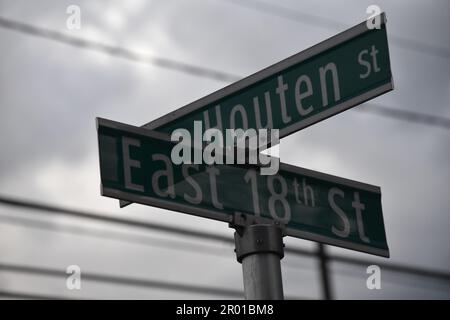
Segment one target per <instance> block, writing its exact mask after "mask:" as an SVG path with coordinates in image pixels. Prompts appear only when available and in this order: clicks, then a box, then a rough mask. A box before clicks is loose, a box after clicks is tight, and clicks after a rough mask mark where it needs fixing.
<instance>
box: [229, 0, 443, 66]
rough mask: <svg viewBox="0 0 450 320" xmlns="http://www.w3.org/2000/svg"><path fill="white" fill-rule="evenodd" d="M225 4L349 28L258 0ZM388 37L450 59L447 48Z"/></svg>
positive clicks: (287, 17) (340, 23) (331, 20)
mask: <svg viewBox="0 0 450 320" xmlns="http://www.w3.org/2000/svg"><path fill="white" fill-rule="evenodd" d="M225 2H226V3H229V4H234V5H238V6H241V7H245V8H247V9H250V10H254V11H259V12H262V13H265V14H269V15H272V16H277V17H280V18H283V19H287V20H291V21H294V22H297V23H306V24H309V25H312V26H315V27H319V28H326V29H336V28H339V29H341V28H347V27H349V26H348V25H347V24H345V23H342V22H340V21H337V20H334V19H331V18H325V17H322V16H317V15H314V14H310V13H306V12H301V11H298V10H295V9H292V8H287V7H285V6H281V5H279V4H274V3H267V2H263V1H259V0H245V1H242V0H226V1H225ZM389 37H390V38H391V39H393V40H394V41H393V44H395V45H397V46H399V47H403V48H405V49H408V50H413V51H417V52H421V53H425V54H431V55H434V56H437V57H441V58H447V59H448V58H450V49H449V48H446V47H440V46H436V45H428V44H425V43H423V42H420V41H417V40H414V39H408V38H404V37H401V36H397V35H389Z"/></svg>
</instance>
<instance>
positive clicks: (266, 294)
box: [234, 224, 284, 300]
mask: <svg viewBox="0 0 450 320" xmlns="http://www.w3.org/2000/svg"><path fill="white" fill-rule="evenodd" d="M234 239H235V243H236V257H237V260H238V261H239V262H241V263H242V273H243V277H244V293H245V299H248V300H282V299H283V298H284V297H283V282H282V277H281V265H280V259H282V258H283V256H284V250H283V247H284V244H283V233H282V229H281V228H280V227H278V226H276V225H273V224H255V225H249V226H245V227H239V228H238V227H236V232H235V233H234Z"/></svg>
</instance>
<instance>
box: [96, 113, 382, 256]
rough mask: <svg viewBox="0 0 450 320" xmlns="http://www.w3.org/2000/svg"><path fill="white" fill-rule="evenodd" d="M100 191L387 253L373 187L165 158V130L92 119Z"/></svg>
mask: <svg viewBox="0 0 450 320" xmlns="http://www.w3.org/2000/svg"><path fill="white" fill-rule="evenodd" d="M97 130H98V142H99V150H100V168H101V181H102V187H101V189H102V195H104V196H108V197H113V198H117V199H123V200H127V201H132V202H136V203H141V204H146V205H151V206H156V207H160V208H165V209H169V210H175V211H180V212H184V213H189V214H193V215H197V216H201V217H206V218H211V219H214V220H220V221H225V222H229V223H231V222H233V220H234V219H235V218H236V215H238V217H239V216H240V215H246V216H248V217H249V218H251V217H256V218H261V220H263V221H272V223H274V222H276V223H279V224H280V225H282V226H284V232H285V235H289V236H294V237H298V238H303V239H308V240H314V241H320V242H323V243H328V244H333V245H336V246H340V247H344V248H349V249H353V250H358V251H363V252H367V253H372V254H375V255H380V256H388V255H389V250H388V247H387V242H386V236H385V231H384V222H383V215H382V209H381V194H380V189H379V188H378V187H375V186H372V185H368V184H364V183H360V182H356V181H351V180H347V179H343V178H339V177H335V176H331V175H327V174H323V173H319V172H315V171H311V170H307V169H303V168H299V167H294V166H291V165H287V164H281V165H280V170H279V171H278V173H277V174H276V175H268V176H263V175H259V170H258V169H259V168H258V166H242V165H211V166H208V165H205V164H199V165H194V164H181V165H175V164H173V163H172V161H171V158H170V154H171V150H172V147H173V143H172V142H171V141H170V140H169V138H168V136H167V135H165V134H161V133H159V132H155V131H152V130H148V129H144V128H138V127H134V126H130V125H126V124H122V123H118V122H114V121H109V120H106V119H97Z"/></svg>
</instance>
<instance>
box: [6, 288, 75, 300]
mask: <svg viewBox="0 0 450 320" xmlns="http://www.w3.org/2000/svg"><path fill="white" fill-rule="evenodd" d="M0 297H3V298H9V299H25V300H69V299H70V300H72V299H73V298H62V297H58V296H50V295H46V294H36V293H28V292H19V291H11V290H0Z"/></svg>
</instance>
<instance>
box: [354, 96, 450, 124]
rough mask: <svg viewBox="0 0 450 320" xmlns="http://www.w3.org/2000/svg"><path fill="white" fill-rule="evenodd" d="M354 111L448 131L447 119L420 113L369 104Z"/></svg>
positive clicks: (449, 120)
mask: <svg viewBox="0 0 450 320" xmlns="http://www.w3.org/2000/svg"><path fill="white" fill-rule="evenodd" d="M356 110H360V111H363V112H369V113H372V114H376V115H379V116H384V117H388V118H392V119H397V120H400V121H406V122H415V123H419V124H424V125H429V126H433V127H441V128H443V129H447V130H450V119H449V118H444V117H438V116H433V115H430V114H425V113H422V112H416V111H409V110H403V109H396V108H392V107H386V106H383V105H380V104H377V103H370V102H369V103H365V104H363V105H361V106H360V107H358V108H356Z"/></svg>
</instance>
